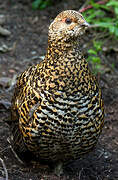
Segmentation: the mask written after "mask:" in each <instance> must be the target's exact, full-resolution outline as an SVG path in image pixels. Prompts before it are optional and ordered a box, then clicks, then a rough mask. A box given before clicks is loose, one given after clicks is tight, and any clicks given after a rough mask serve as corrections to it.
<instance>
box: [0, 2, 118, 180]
mask: <svg viewBox="0 0 118 180" xmlns="http://www.w3.org/2000/svg"><path fill="white" fill-rule="evenodd" d="M57 2H59V1H57ZM83 2H84V1H83ZM81 6H82V0H81V1H77V0H75V1H72V0H70V1H61V2H59V3H57V4H54V5H53V6H52V7H49V8H47V9H45V10H43V11H40V10H37V11H33V10H32V8H31V1H30V0H27V1H26V0H25V1H21V0H17V1H13V0H11V1H9V0H5V1H3V0H0V12H1V15H4V16H5V17H6V21H5V24H4V25H3V27H4V28H6V29H8V30H9V31H10V32H11V35H10V36H6V37H5V36H0V180H5V170H4V168H3V165H2V160H3V162H4V165H5V166H6V170H7V172H8V179H9V180H59V179H61V180H66V179H68V180H69V179H70V180H118V71H117V68H118V55H117V52H118V48H117V42H116V40H111V39H110V38H108V39H105V40H106V48H104V51H103V53H102V54H101V59H102V60H103V64H104V69H105V73H104V74H102V75H100V76H99V79H100V80H99V81H100V86H101V88H102V92H103V98H104V103H105V125H104V128H103V132H102V134H101V136H100V139H99V142H98V145H97V147H96V149H95V150H94V151H93V152H91V153H89V154H87V155H86V156H85V157H83V158H82V159H78V160H77V161H75V162H73V163H71V164H69V165H68V166H66V167H65V169H64V174H63V175H62V176H61V177H60V178H59V177H57V176H55V175H54V174H53V173H51V172H50V171H49V169H48V167H43V168H39V167H31V166H28V165H24V164H21V163H20V162H19V161H18V159H17V158H16V157H15V155H14V154H13V152H12V150H11V146H10V144H9V140H8V137H9V136H10V129H9V126H8V125H7V123H6V121H8V120H9V118H10V109H9V106H10V101H11V97H12V94H13V84H14V82H15V79H16V76H17V75H18V74H19V73H21V72H23V71H24V70H25V69H26V68H28V67H29V66H31V65H32V64H36V63H39V62H40V61H41V58H42V56H44V55H45V52H46V47H47V37H48V36H47V33H48V26H49V24H50V22H51V21H52V19H53V18H54V17H55V16H56V15H57V14H58V12H60V11H62V10H64V9H76V10H79V8H80V7H81ZM94 33H96V32H94ZM92 35H93V30H92V31H89V32H88V33H87V34H85V42H86V43H85V44H84V46H83V47H87V44H88V41H89V42H90V39H91V38H89V39H88V38H87V37H90V36H91V37H92ZM5 45H6V46H7V48H6V51H5V52H3V51H4V49H3V47H4V46H5ZM85 45H86V46H85ZM112 63H114V66H115V67H114V69H113V68H112V67H111V66H110V64H112ZM6 179H7V178H6Z"/></svg>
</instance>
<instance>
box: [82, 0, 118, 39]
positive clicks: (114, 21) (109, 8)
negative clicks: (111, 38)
mask: <svg viewBox="0 0 118 180" xmlns="http://www.w3.org/2000/svg"><path fill="white" fill-rule="evenodd" d="M90 4H91V6H92V7H93V8H91V9H88V10H87V11H85V12H83V14H84V17H85V19H86V20H87V22H89V23H90V24H94V25H95V26H97V27H98V28H99V29H100V30H103V29H104V30H108V31H109V33H110V34H112V35H115V36H116V37H118V1H117V0H109V1H108V3H106V4H97V3H95V2H94V0H91V1H90Z"/></svg>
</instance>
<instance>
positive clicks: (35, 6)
mask: <svg viewBox="0 0 118 180" xmlns="http://www.w3.org/2000/svg"><path fill="white" fill-rule="evenodd" d="M41 3H42V0H35V1H34V2H33V3H32V8H33V9H38V8H39V6H40V4H41Z"/></svg>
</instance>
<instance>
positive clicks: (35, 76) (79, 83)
mask: <svg viewBox="0 0 118 180" xmlns="http://www.w3.org/2000/svg"><path fill="white" fill-rule="evenodd" d="M85 26H87V23H86V21H85V20H84V18H83V17H82V15H81V14H80V13H78V12H76V11H73V10H67V11H63V12H62V13H60V14H59V15H58V16H57V17H56V18H55V20H54V21H53V22H52V24H51V25H50V27H49V36H48V50H47V53H46V56H45V59H44V60H43V61H42V62H41V63H40V64H37V65H35V66H32V67H30V68H29V69H28V70H26V71H25V72H23V73H22V74H21V75H20V76H19V78H18V81H17V84H16V88H15V93H14V96H13V99H12V121H11V129H12V133H13V139H14V141H13V148H14V150H15V151H16V152H17V154H18V155H19V156H20V157H21V158H25V156H24V155H26V154H25V152H30V153H31V154H32V156H34V157H35V158H36V159H38V160H39V161H44V162H51V163H56V164H59V163H60V162H62V163H65V162H69V161H70V160H73V159H77V158H78V157H79V156H80V155H81V154H84V153H87V152H89V151H90V150H91V149H92V148H93V147H94V146H95V144H96V143H97V140H98V137H99V135H100V132H101V130H102V126H103V118H104V108H103V101H102V97H101V90H100V89H99V87H98V84H97V81H96V79H95V77H94V76H93V75H92V74H91V72H90V70H89V68H88V63H87V62H86V61H85V59H84V57H83V55H82V53H81V51H80V47H79V40H78V37H80V36H81V34H82V33H83V32H84V29H85ZM57 166H58V165H57Z"/></svg>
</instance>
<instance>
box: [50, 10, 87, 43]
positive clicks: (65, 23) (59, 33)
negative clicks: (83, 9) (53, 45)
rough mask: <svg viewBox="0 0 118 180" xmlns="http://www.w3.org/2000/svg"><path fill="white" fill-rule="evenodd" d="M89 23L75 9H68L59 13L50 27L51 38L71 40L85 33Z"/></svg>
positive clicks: (54, 39)
mask: <svg viewBox="0 0 118 180" xmlns="http://www.w3.org/2000/svg"><path fill="white" fill-rule="evenodd" d="M88 26H89V24H88V23H87V22H86V21H85V19H84V18H83V16H82V15H81V14H80V13H79V12H77V11H74V10H66V11H63V12H61V13H60V14H58V15H57V17H56V18H55V19H54V21H53V22H52V23H51V25H50V27H49V38H50V40H53V41H58V40H61V39H62V40H64V41H65V42H66V41H71V40H75V39H77V38H78V37H79V36H81V35H82V34H83V32H84V31H85V28H86V27H88Z"/></svg>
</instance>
